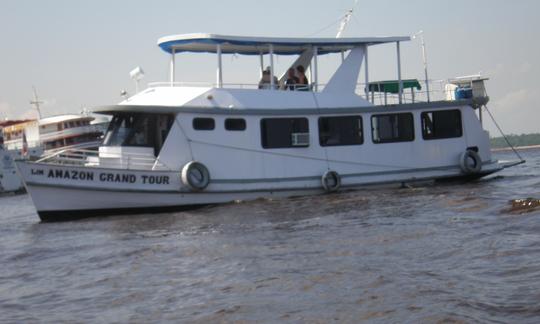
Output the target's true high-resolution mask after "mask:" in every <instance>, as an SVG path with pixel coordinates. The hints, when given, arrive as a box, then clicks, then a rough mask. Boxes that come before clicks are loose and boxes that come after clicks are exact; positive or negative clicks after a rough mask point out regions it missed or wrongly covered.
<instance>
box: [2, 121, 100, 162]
mask: <svg viewBox="0 0 540 324" xmlns="http://www.w3.org/2000/svg"><path fill="white" fill-rule="evenodd" d="M108 122H109V121H108V119H107V118H105V117H100V118H98V119H96V117H94V116H89V115H78V114H64V115H56V116H50V117H45V118H41V119H34V120H23V121H20V122H12V123H11V125H7V126H4V127H3V129H4V133H5V146H6V148H7V150H10V151H15V152H20V151H21V150H22V148H23V146H24V145H27V146H28V147H31V148H38V147H40V148H41V150H40V153H41V154H40V155H50V154H54V153H56V152H59V151H62V150H66V149H97V148H98V146H99V144H100V143H101V137H102V136H103V134H104V132H105V130H106V129H107V125H108ZM25 142H26V144H25Z"/></svg>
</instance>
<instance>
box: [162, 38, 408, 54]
mask: <svg viewBox="0 0 540 324" xmlns="http://www.w3.org/2000/svg"><path fill="white" fill-rule="evenodd" d="M410 39H411V38H410V37H409V36H399V37H362V38H290V37H250V36H228V35H216V34H204V33H196V34H182V35H172V36H165V37H162V38H160V39H159V40H158V46H159V47H160V48H161V49H162V50H164V51H165V52H167V53H170V54H172V53H173V50H174V52H175V53H181V52H192V53H216V52H217V46H216V45H217V44H221V52H222V53H224V54H242V55H259V54H261V53H262V54H268V53H269V51H270V49H269V45H270V44H272V45H273V47H274V54H278V55H298V54H302V53H303V52H304V51H305V50H306V49H309V48H311V47H317V50H318V54H329V53H341V52H342V51H348V50H351V49H353V48H354V47H360V46H372V45H378V44H386V43H395V42H403V41H409V40H410Z"/></svg>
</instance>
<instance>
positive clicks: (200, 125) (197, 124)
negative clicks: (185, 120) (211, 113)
mask: <svg viewBox="0 0 540 324" xmlns="http://www.w3.org/2000/svg"><path fill="white" fill-rule="evenodd" d="M214 128H216V123H215V121H214V119H213V118H194V119H193V129H195V130H206V131H209V130H214Z"/></svg>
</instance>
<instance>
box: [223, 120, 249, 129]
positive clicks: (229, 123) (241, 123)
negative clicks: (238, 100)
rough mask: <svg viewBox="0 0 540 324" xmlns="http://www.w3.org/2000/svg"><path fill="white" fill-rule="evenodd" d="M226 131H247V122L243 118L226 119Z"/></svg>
mask: <svg viewBox="0 0 540 324" xmlns="http://www.w3.org/2000/svg"><path fill="white" fill-rule="evenodd" d="M225 129H226V130H229V131H243V130H246V120H245V119H242V118H227V119H225Z"/></svg>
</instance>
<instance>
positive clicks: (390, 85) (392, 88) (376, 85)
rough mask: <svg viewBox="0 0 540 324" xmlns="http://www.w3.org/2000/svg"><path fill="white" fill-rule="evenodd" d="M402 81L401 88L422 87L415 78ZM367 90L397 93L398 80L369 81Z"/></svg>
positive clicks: (418, 88) (419, 88)
mask: <svg viewBox="0 0 540 324" xmlns="http://www.w3.org/2000/svg"><path fill="white" fill-rule="evenodd" d="M402 82H403V90H405V89H411V88H416V89H417V90H421V89H422V86H421V85H420V82H418V80H417V79H409V80H402ZM369 92H385V93H393V94H398V93H399V81H398V80H390V81H377V82H370V83H369Z"/></svg>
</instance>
